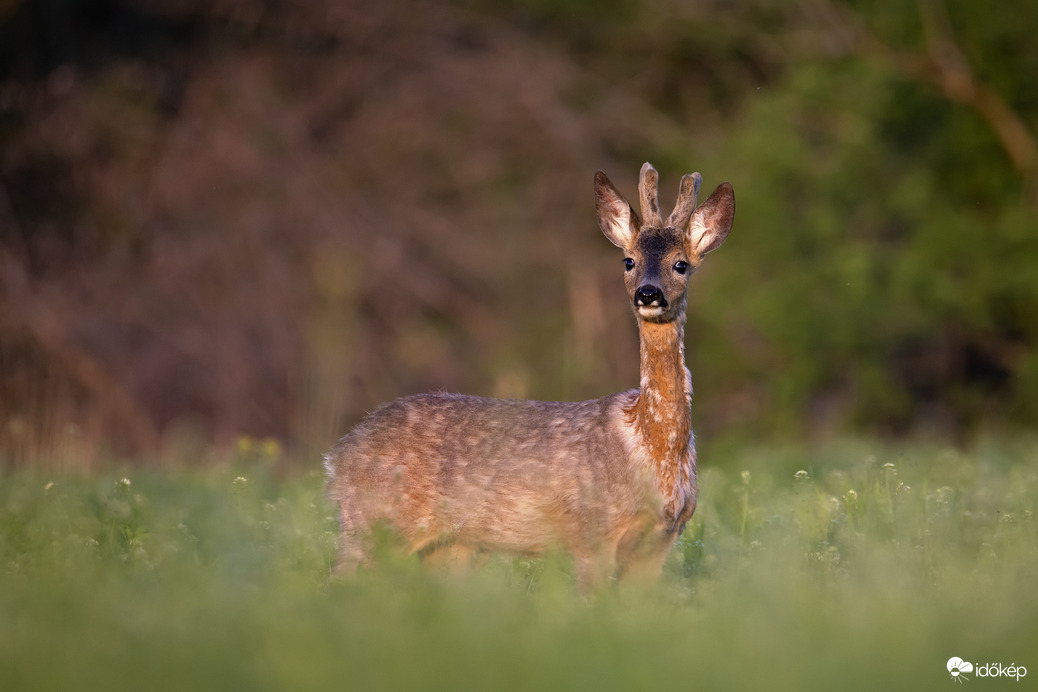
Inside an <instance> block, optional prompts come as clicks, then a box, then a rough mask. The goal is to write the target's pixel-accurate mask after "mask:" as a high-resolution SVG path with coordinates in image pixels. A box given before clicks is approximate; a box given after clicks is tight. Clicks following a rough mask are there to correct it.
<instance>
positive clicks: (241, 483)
mask: <svg viewBox="0 0 1038 692" xmlns="http://www.w3.org/2000/svg"><path fill="white" fill-rule="evenodd" d="M231 482H232V483H233V484H234V487H235V488H244V487H245V484H246V483H248V482H249V479H247V478H246V477H245V476H237V477H236V478H235V479H234V480H233V481H231Z"/></svg>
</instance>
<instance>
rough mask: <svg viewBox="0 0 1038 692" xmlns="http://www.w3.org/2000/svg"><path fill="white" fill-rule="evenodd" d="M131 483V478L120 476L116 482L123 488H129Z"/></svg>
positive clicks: (117, 485) (118, 486) (116, 484)
mask: <svg viewBox="0 0 1038 692" xmlns="http://www.w3.org/2000/svg"><path fill="white" fill-rule="evenodd" d="M131 485H132V483H130V479H129V478H120V479H119V480H118V481H116V482H115V486H116V487H117V488H120V489H123V490H126V489H128V488H129V487H130V486H131Z"/></svg>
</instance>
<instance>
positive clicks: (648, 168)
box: [638, 161, 663, 226]
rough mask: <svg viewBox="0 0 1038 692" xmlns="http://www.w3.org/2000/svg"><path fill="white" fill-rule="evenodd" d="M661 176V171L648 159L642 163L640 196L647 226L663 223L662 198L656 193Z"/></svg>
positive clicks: (639, 176) (643, 216) (639, 179)
mask: <svg viewBox="0 0 1038 692" xmlns="http://www.w3.org/2000/svg"><path fill="white" fill-rule="evenodd" d="M659 177H660V176H659V173H657V172H656V169H655V168H653V167H652V164H651V163H649V162H648V161H646V162H645V164H644V165H642V170H641V173H640V174H639V175H638V196H639V197H640V198H641V204H642V219H644V220H645V225H646V226H662V225H663V219H662V217H661V216H660V200H659V197H658V195H657V193H656V184H657V183H658V182H659Z"/></svg>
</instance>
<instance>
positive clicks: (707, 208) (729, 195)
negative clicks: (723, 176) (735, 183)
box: [688, 183, 735, 257]
mask: <svg viewBox="0 0 1038 692" xmlns="http://www.w3.org/2000/svg"><path fill="white" fill-rule="evenodd" d="M734 220H735V191H734V190H732V186H731V183H721V184H720V185H718V186H717V189H716V190H714V191H713V193H711V195H710V196H709V197H707V199H706V201H705V202H703V203H702V204H701V205H699V208H697V209H696V210H695V212H693V214H692V218H691V219H690V220H689V223H688V239H689V246H690V247H691V249H692V251H693V252H694V253H695V254H697V255H699V256H700V257H702V256H703V255H705V254H706V253H708V252H710V251H711V250H716V249H717V248H719V247H721V243H723V242H724V241H725V238H727V237H728V232H729V231H731V230H732V222H733V221H734Z"/></svg>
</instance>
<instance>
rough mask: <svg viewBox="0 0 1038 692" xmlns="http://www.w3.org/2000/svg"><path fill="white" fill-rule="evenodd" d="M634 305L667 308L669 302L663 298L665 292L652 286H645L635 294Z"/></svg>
mask: <svg viewBox="0 0 1038 692" xmlns="http://www.w3.org/2000/svg"><path fill="white" fill-rule="evenodd" d="M634 303H635V305H646V306H649V305H657V306H659V307H661V308H663V307H666V306H667V300H666V299H665V298H664V297H663V291H661V290H660V289H658V288H657V287H655V286H653V285H652V284H645V285H644V286H642V287H641V288H639V289H638V290H637V291H635V292H634Z"/></svg>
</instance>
